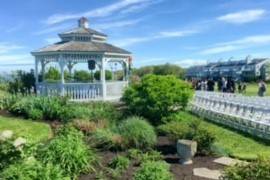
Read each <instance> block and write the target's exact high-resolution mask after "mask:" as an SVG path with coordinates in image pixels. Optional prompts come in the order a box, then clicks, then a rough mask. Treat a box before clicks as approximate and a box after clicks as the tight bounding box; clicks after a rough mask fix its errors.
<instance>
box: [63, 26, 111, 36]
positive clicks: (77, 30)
mask: <svg viewBox="0 0 270 180" xmlns="http://www.w3.org/2000/svg"><path fill="white" fill-rule="evenodd" d="M72 34H82V35H87V34H89V35H99V36H105V37H106V36H107V35H106V34H103V33H101V32H98V31H96V30H94V29H91V28H86V27H77V28H73V29H71V30H68V31H65V32H63V33H60V35H72Z"/></svg>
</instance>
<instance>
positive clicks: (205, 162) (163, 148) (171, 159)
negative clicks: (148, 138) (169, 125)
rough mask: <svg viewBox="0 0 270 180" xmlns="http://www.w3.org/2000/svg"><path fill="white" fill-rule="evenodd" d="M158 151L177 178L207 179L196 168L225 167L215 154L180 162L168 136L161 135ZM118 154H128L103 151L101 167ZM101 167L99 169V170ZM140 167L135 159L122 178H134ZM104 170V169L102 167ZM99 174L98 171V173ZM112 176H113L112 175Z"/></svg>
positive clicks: (86, 177)
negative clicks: (188, 163)
mask: <svg viewBox="0 0 270 180" xmlns="http://www.w3.org/2000/svg"><path fill="white" fill-rule="evenodd" d="M155 149H156V150H157V151H159V152H161V154H162V155H163V157H164V160H165V161H166V162H167V163H168V164H169V165H170V171H171V172H172V174H173V176H174V179H177V180H186V179H193V180H206V179H205V178H201V177H197V176H194V175H193V169H194V168H201V167H206V168H209V169H212V170H219V169H223V168H224V166H222V165H219V164H217V163H214V162H213V161H214V159H215V158H216V157H215V156H195V157H194V158H193V164H191V165H181V164H180V163H179V156H178V155H177V152H176V146H175V143H174V142H172V141H171V140H169V138H168V137H166V136H159V137H158V143H157V146H156V148H155ZM117 155H123V156H126V155H127V153H126V152H113V151H102V152H100V153H99V156H100V157H102V161H101V166H102V167H101V169H102V168H104V167H107V166H108V164H109V162H111V161H112V159H113V158H115V157H116V156H117ZM101 169H97V172H98V171H100V170H101ZM137 169H138V165H137V164H136V162H135V161H134V160H133V161H132V162H131V165H130V166H129V168H128V169H127V170H126V171H125V172H124V173H123V174H121V178H120V179H121V180H130V179H132V178H133V175H134V172H135V171H136V170H137ZM102 170H103V169H102ZM97 174H98V173H97ZM110 178H112V177H110ZM79 179H80V180H89V179H96V174H94V173H90V174H85V175H82V176H81V177H80V178H79Z"/></svg>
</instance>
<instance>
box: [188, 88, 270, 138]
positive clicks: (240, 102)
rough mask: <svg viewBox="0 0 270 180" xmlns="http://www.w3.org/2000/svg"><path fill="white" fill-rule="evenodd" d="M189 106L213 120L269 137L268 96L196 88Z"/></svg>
mask: <svg viewBox="0 0 270 180" xmlns="http://www.w3.org/2000/svg"><path fill="white" fill-rule="evenodd" d="M191 110H192V111H193V112H194V113H195V114H198V115H200V116H202V117H204V118H207V119H209V120H211V121H214V122H216V123H220V124H223V125H227V126H230V127H232V128H235V129H238V130H241V131H245V132H247V133H250V134H252V135H254V136H259V137H261V138H264V139H269V140H270V98H269V97H248V96H242V95H238V94H230V93H219V92H206V91H197V92H196V93H195V96H194V98H193V101H192V102H191Z"/></svg>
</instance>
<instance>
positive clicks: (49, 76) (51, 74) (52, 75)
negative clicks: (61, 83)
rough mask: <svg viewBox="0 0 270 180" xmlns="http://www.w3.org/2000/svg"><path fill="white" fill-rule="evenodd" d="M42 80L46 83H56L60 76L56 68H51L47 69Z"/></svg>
mask: <svg viewBox="0 0 270 180" xmlns="http://www.w3.org/2000/svg"><path fill="white" fill-rule="evenodd" d="M44 78H45V80H47V81H51V80H54V81H56V80H60V78H61V74H60V72H59V70H58V69H57V68H56V67H52V66H51V67H49V69H48V70H47V72H46V73H45V74H44Z"/></svg>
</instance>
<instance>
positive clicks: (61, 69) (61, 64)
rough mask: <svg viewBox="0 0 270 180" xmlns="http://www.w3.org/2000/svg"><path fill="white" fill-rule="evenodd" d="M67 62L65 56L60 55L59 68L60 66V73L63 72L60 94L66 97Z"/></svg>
mask: <svg viewBox="0 0 270 180" xmlns="http://www.w3.org/2000/svg"><path fill="white" fill-rule="evenodd" d="M65 65H66V62H65V60H64V59H63V56H62V55H60V57H59V66H60V71H61V84H60V94H61V96H64V95H65V87H64V84H65V76H64V68H65Z"/></svg>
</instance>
